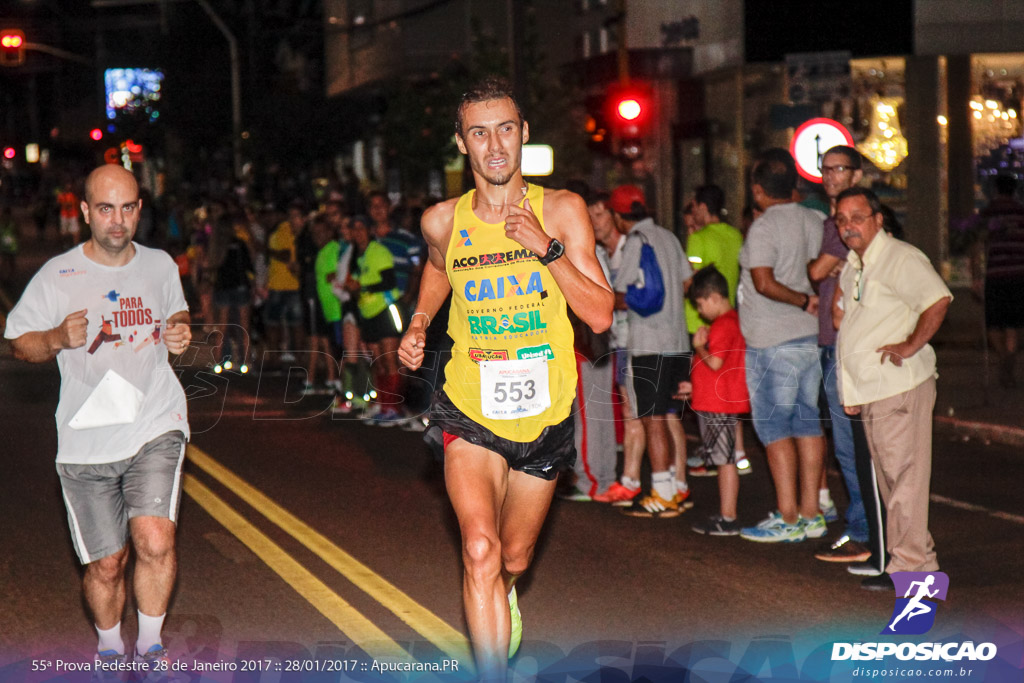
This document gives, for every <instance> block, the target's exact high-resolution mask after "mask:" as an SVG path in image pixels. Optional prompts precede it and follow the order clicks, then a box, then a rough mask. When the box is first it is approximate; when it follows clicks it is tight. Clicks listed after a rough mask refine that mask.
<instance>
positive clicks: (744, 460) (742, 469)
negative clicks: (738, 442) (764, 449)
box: [736, 453, 754, 474]
mask: <svg viewBox="0 0 1024 683" xmlns="http://www.w3.org/2000/svg"><path fill="white" fill-rule="evenodd" d="M736 471H737V472H739V473H740V474H750V473H751V472H753V471H754V468H753V467H751V466H750V458H748V457H747V456H746V454H745V453H737V454H736Z"/></svg>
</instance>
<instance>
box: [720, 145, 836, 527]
mask: <svg viewBox="0 0 1024 683" xmlns="http://www.w3.org/2000/svg"><path fill="white" fill-rule="evenodd" d="M750 184H751V193H752V195H753V198H754V202H755V203H756V204H757V205H758V207H760V209H761V210H762V211H763V212H764V213H763V214H762V215H761V217H760V218H758V219H757V220H756V221H754V224H753V225H751V226H750V233H749V234H748V235H747V240H746V242H745V243H744V245H743V249H742V250H741V251H740V266H741V267H742V269H743V271H742V274H741V276H740V285H739V288H738V291H737V296H736V299H737V300H738V301H739V304H740V309H739V313H740V323H741V327H742V330H743V337H744V339H746V342H747V387H748V390H749V393H750V406H751V415H752V417H753V419H754V430H755V431H756V432H757V436H758V438H760V439H761V442H762V443H763V444H764V445H765V450H767V452H768V467H769V468H770V469H771V472H772V479H774V481H775V495H776V499H777V501H778V505H779V509H778V511H776V512H772V513H771V514H770V515H769V516H768V518H767V519H765V520H764V521H762V522H761V523H760V524H758V525H757V526H754V527H748V528H745V529H743V530H742V531H741V532H740V536H742V537H743V538H745V539H747V540H748V541H758V542H761V543H777V542H779V541H790V542H793V541H802V540H804V539H805V538H821V537H822V536H824V535H825V531H826V529H825V518H824V516H823V515H822V514H821V512H820V510H819V509H818V482H819V480H820V479H821V469H822V467H823V466H824V460H825V438H824V435H823V434H822V430H821V422H820V420H819V417H818V387H819V385H820V384H821V365H820V364H819V362H818V321H817V314H818V297H817V296H815V295H814V290H813V289H811V283H810V280H808V277H807V264H808V262H810V261H811V260H813V259H814V258H815V257H816V256H817V255H818V251H819V249H820V248H821V236H822V225H823V223H822V221H824V219H825V215H824V214H822V213H820V212H818V211H814V210H813V209H808V208H805V207H803V206H800V205H799V204H797V203H796V202H794V201H793V190H794V189H795V187H796V165H795V164H794V162H793V157H791V156H790V155H789V152H787V151H785V150H782V149H771V150H768V151H767V152H764V153H763V154H762V155H761V157H760V158H759V159H758V161H757V162H756V163H755V164H754V168H753V169H752V170H751V172H750ZM798 479H799V493H798V489H797V481H798Z"/></svg>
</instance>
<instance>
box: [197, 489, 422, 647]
mask: <svg viewBox="0 0 1024 683" xmlns="http://www.w3.org/2000/svg"><path fill="white" fill-rule="evenodd" d="M184 482H185V484H184V490H185V493H187V494H188V495H190V496H191V497H192V498H193V499H194V500H195V501H196V502H197V503H199V505H200V506H201V507H202V508H203V509H204V510H206V512H208V513H209V514H210V516H211V517H213V518H214V519H215V520H217V521H218V522H220V523H221V524H222V525H223V526H224V528H226V529H227V530H228V531H230V532H231V533H232V534H234V535H235V536H237V537H238V539H239V540H240V541H242V543H244V544H245V545H246V546H248V547H249V549H250V550H252V551H253V552H254V553H256V556H257V557H259V558H260V559H261V560H263V562H265V563H266V564H267V566H268V567H270V568H271V569H273V570H274V572H276V573H277V575H278V576H280V577H281V578H282V579H284V580H285V581H286V582H287V583H288V585H290V586H291V587H292V588H294V589H295V590H296V591H297V592H298V593H299V595H301V596H302V597H304V598H305V599H306V600H308V601H309V603H310V604H311V605H313V607H315V608H316V609H317V610H318V611H319V612H320V613H321V614H323V615H324V616H325V617H327V618H328V619H329V620H330V621H331V623H333V624H334V625H335V626H337V627H338V629H339V630H340V631H342V632H343V633H344V634H345V635H347V636H348V637H349V638H351V639H352V642H353V643H355V644H356V645H357V646H358V647H359V648H361V649H362V650H363V651H364V652H366V653H367V654H368V655H370V656H372V657H377V658H388V659H395V658H396V659H399V660H401V661H411V660H412V658H411V657H410V656H409V653H408V652H406V651H405V650H403V649H402V648H401V647H400V646H399V645H398V643H396V642H395V641H394V640H392V639H391V638H390V637H388V635H387V634H386V633H384V632H383V631H382V630H380V629H379V628H377V626H375V625H374V624H373V622H371V621H370V620H369V619H367V618H366V617H364V616H363V615H362V614H360V613H359V611H358V610H356V609H355V608H354V607H352V605H350V604H348V603H347V602H345V601H344V600H342V599H341V598H340V597H339V596H338V595H337V594H336V593H334V591H332V590H331V589H330V588H328V587H327V585H326V584H325V583H324V582H322V581H321V580H320V579H318V578H316V577H315V576H313V574H311V573H310V572H309V570H308V569H306V568H305V567H303V566H302V565H301V564H299V563H298V562H297V561H296V560H295V559H294V558H293V557H292V556H291V555H289V554H288V553H286V552H285V551H284V550H282V549H281V547H280V546H279V545H277V544H276V543H274V542H273V541H272V540H270V539H269V538H268V537H267V536H266V535H265V534H264V533H263V532H261V531H260V530H259V529H257V528H256V527H254V526H253V525H252V524H250V523H249V522H248V521H246V520H245V518H243V517H242V516H241V515H240V514H238V513H237V512H235V511H234V510H232V509H231V507H229V506H228V504H227V503H225V502H224V501H223V500H221V499H220V498H218V497H217V495H216V494H214V493H213V492H212V491H211V490H210V489H208V488H206V486H204V485H203V484H201V483H200V482H199V480H197V479H196V478H195V477H193V476H192V475H189V474H186V475H185V476H184Z"/></svg>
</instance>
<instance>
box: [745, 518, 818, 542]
mask: <svg viewBox="0 0 1024 683" xmlns="http://www.w3.org/2000/svg"><path fill="white" fill-rule="evenodd" d="M740 538H745V539H746V540H748V541H754V542H755V543H798V542H800V541H802V540H804V539H805V538H807V534H806V533H805V532H804V525H803V524H802V523H801V520H799V519H797V521H796V522H794V523H793V524H787V523H786V521H785V520H784V519H782V514H781V513H780V512H778V511H775V512H773V513H771V514H770V515H768V517H767V518H765V519H763V520H761V521H760V522H759V523H758V524H757V526H748V527H745V528H743V529H740Z"/></svg>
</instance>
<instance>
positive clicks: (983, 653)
mask: <svg viewBox="0 0 1024 683" xmlns="http://www.w3.org/2000/svg"><path fill="white" fill-rule="evenodd" d="M890 576H891V578H892V582H893V585H894V586H895V588H896V602H895V605H894V606H893V609H892V614H891V615H890V616H889V619H888V620H887V621H886V625H885V628H883V629H882V631H881V632H880V634H879V635H883V636H908V635H921V634H924V633H927V632H928V631H930V630H931V628H932V626H934V624H935V614H936V611H937V609H938V602H936V601H939V600H945V599H946V592H947V591H948V590H949V577H948V576H946V574H945V573H944V572H893V573H892V574H891V575H890ZM995 656H996V646H995V645H994V644H993V643H978V644H975V643H973V642H971V641H966V642H963V643H958V642H948V643H938V642H924V643H913V642H903V643H901V642H873V643H833V644H832V660H833V661H838V660H860V661H864V660H879V659H884V658H885V657H896V658H897V659H899V660H902V661H908V660H916V661H929V660H931V661H939V660H942V661H946V662H953V661H960V660H967V661H988V660H990V659H993V658H994V657H995Z"/></svg>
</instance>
